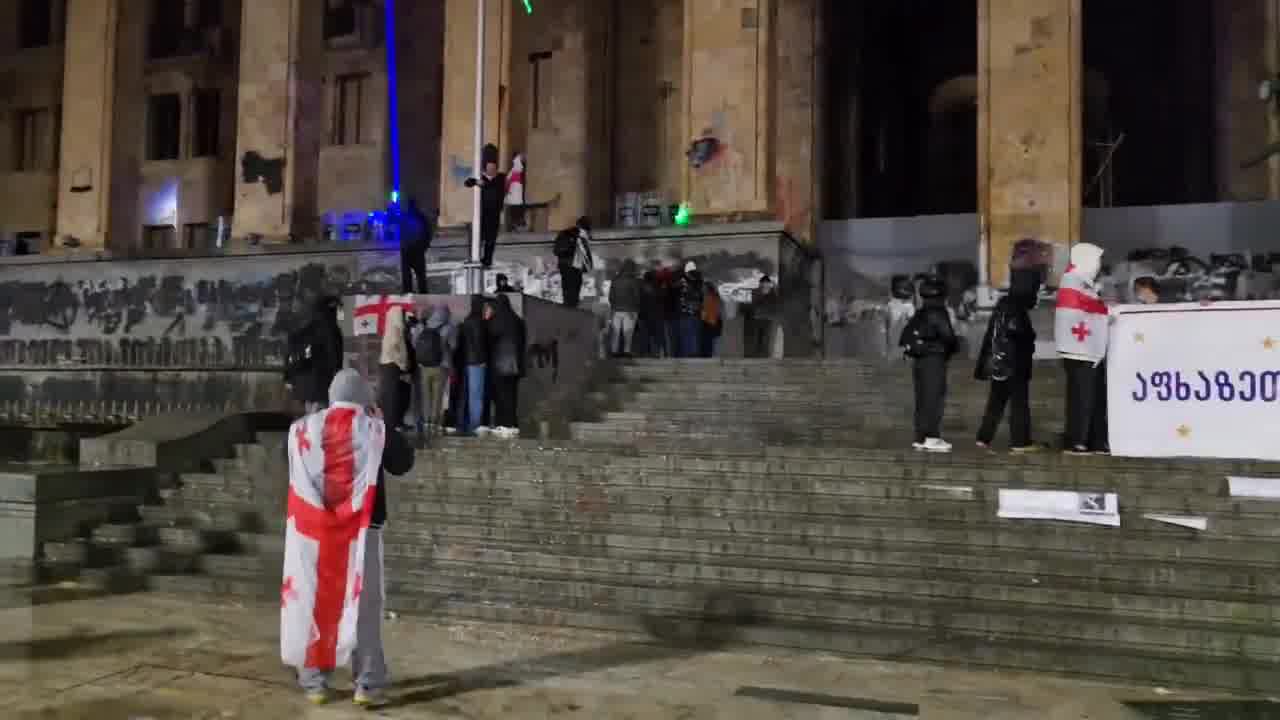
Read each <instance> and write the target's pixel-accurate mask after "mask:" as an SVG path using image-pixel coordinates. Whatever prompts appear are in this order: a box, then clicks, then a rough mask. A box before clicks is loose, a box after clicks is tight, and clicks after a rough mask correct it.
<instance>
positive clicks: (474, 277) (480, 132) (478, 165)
mask: <svg viewBox="0 0 1280 720" xmlns="http://www.w3.org/2000/svg"><path fill="white" fill-rule="evenodd" d="M484 35H485V0H476V109H475V124H476V126H475V138H474V141H475V160H474V165H473V166H472V167H473V169H472V172H473V173H474V175H475V177H476V178H477V179H479V178H480V176H481V175H482V174H483V172H484V41H485V37H484ZM481 193H482V190H481V186H480V184H479V183H476V187H475V191H474V194H473V196H472V208H471V260H470V262H469V263H467V293H468V294H473V295H474V294H477V293H482V292H484V268H482V267H481V266H480V198H481Z"/></svg>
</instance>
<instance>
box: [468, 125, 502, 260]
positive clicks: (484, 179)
mask: <svg viewBox="0 0 1280 720" xmlns="http://www.w3.org/2000/svg"><path fill="white" fill-rule="evenodd" d="M481 154H482V157H483V159H484V172H483V173H481V174H480V177H478V178H467V181H466V183H464V184H465V185H466V186H467V187H469V188H473V187H475V186H476V185H479V186H480V264H482V265H484V266H485V267H491V266H492V265H493V250H494V248H495V247H496V246H497V244H498V227H499V225H500V223H501V222H502V207H503V204H504V203H505V201H506V195H507V176H506V174H505V173H500V172H498V148H497V146H495V145H485V146H484V151H483V152H482V153H481Z"/></svg>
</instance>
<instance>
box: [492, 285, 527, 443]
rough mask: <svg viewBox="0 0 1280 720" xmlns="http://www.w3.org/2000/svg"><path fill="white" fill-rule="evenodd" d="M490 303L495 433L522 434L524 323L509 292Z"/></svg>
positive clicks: (507, 436) (500, 434)
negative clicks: (512, 303)
mask: <svg viewBox="0 0 1280 720" xmlns="http://www.w3.org/2000/svg"><path fill="white" fill-rule="evenodd" d="M491 306H492V307H493V315H492V317H491V318H490V320H489V347H490V353H489V387H490V388H491V389H492V391H493V425H494V428H493V434H494V435H497V436H498V437H504V438H514V437H518V436H519V435H520V419H519V417H518V416H517V400H518V399H519V395H520V378H522V377H524V374H525V339H526V338H525V324H524V320H522V319H520V316H519V315H517V314H516V311H515V309H514V308H512V307H511V298H509V297H507V296H506V295H499V296H498V299H497V300H495V301H493V302H492V303H491Z"/></svg>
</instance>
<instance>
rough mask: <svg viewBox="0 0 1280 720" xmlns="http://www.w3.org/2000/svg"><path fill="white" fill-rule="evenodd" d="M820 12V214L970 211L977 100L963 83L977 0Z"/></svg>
mask: <svg viewBox="0 0 1280 720" xmlns="http://www.w3.org/2000/svg"><path fill="white" fill-rule="evenodd" d="M826 11H827V18H828V23H827V29H826V32H827V37H826V48H827V56H826V58H825V63H826V70H827V78H828V80H829V85H828V87H827V93H828V95H827V97H828V98H829V102H828V116H827V118H826V121H827V137H828V138H830V142H829V144H828V145H829V148H830V152H828V153H827V154H826V164H827V166H826V172H825V175H826V183H825V187H826V193H827V197H826V198H825V201H826V202H825V207H826V208H827V209H828V210H827V217H828V219H843V218H852V217H895V216H905V215H924V214H938V213H959V212H974V211H976V209H977V204H978V203H977V198H978V193H977V175H978V156H977V106H976V104H975V102H974V99H973V98H972V97H967V96H966V91H965V90H964V88H965V87H968V88H969V90H968V91H967V93H968V95H972V93H973V88H976V83H975V81H974V80H973V78H974V77H976V74H977V58H978V14H977V13H978V10H977V3H976V2H937V1H936V0H863V1H861V2H848V1H847V0H828V4H827V8H826ZM943 86H947V88H949V89H948V90H946V91H944V93H945V94H946V96H945V97H944V98H943V99H942V100H941V101H939V100H938V99H937V94H938V91H939V88H941V87H943ZM957 88H959V89H960V90H959V92H958V93H957Z"/></svg>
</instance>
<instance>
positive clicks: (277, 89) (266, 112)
mask: <svg viewBox="0 0 1280 720" xmlns="http://www.w3.org/2000/svg"><path fill="white" fill-rule="evenodd" d="M324 9H325V3H324V0H253V1H252V2H246V3H244V8H243V12H242V16H241V25H240V28H241V30H240V32H241V41H240V92H239V99H238V103H239V107H238V113H237V117H236V169H235V173H236V198H235V200H236V206H235V219H234V221H233V224H232V233H233V234H234V235H235V236H236V237H245V236H248V235H258V236H261V238H262V239H263V240H264V241H266V242H284V241H287V239H288V237H289V236H290V235H294V236H298V237H306V236H310V235H312V234H314V233H315V232H316V230H317V228H318V219H317V206H316V188H317V177H318V175H319V165H320V143H321V141H322V140H323V138H324V130H325V124H326V117H327V113H326V112H325V107H324V88H323V85H322V83H321V80H322V71H323V61H324V30H323V23H324V12H325V10H324Z"/></svg>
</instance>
